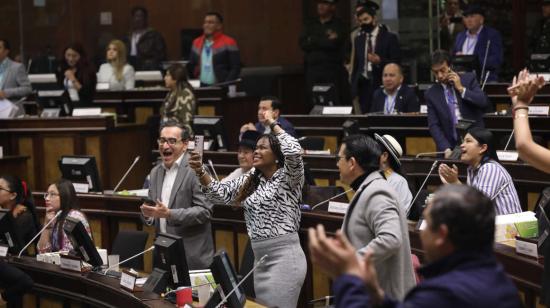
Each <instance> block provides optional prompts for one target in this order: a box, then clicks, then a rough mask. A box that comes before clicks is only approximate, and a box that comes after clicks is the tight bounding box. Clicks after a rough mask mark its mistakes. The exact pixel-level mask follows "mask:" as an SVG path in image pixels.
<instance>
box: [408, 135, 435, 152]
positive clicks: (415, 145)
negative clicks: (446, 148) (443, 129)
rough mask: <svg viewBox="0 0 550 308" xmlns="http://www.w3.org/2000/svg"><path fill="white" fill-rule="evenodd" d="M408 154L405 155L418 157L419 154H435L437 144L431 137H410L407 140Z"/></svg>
mask: <svg viewBox="0 0 550 308" xmlns="http://www.w3.org/2000/svg"><path fill="white" fill-rule="evenodd" d="M405 142H406V145H405V148H406V149H407V153H404V154H405V155H416V154H418V153H425V152H435V150H436V148H435V142H434V141H433V139H432V138H431V137H408V138H406V140H405Z"/></svg>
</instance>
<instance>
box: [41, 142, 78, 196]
mask: <svg viewBox="0 0 550 308" xmlns="http://www.w3.org/2000/svg"><path fill="white" fill-rule="evenodd" d="M43 147H44V159H43V160H42V161H43V162H44V164H45V165H46V166H45V168H44V177H43V178H44V180H45V181H44V182H45V183H37V185H39V186H37V187H42V186H45V185H47V183H53V182H55V181H57V180H58V179H59V178H60V177H61V172H60V171H59V166H58V163H57V161H58V160H59V158H60V157H61V156H62V155H74V139H73V138H72V137H46V138H44V139H43Z"/></svg>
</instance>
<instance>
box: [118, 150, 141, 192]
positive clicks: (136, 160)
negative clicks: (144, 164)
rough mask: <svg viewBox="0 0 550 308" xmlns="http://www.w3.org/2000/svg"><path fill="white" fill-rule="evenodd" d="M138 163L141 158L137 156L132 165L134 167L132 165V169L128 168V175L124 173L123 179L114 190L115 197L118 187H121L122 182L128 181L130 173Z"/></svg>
mask: <svg viewBox="0 0 550 308" xmlns="http://www.w3.org/2000/svg"><path fill="white" fill-rule="evenodd" d="M138 161H139V156H136V158H135V159H134V162H133V163H132V165H130V168H128V170H126V173H124V175H123V176H122V179H120V181H118V184H116V186H115V188H114V189H113V195H114V194H115V192H116V190H117V189H118V187H119V186H120V184H122V182H123V181H124V180H125V179H126V177H127V176H128V173H130V171H131V170H132V168H134V166H135V165H136V163H137V162H138Z"/></svg>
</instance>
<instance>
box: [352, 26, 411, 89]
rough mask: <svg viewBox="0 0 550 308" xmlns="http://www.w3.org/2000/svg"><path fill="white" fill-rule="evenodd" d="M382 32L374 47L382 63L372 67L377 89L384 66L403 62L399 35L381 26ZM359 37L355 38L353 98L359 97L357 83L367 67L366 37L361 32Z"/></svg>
mask: <svg viewBox="0 0 550 308" xmlns="http://www.w3.org/2000/svg"><path fill="white" fill-rule="evenodd" d="M379 27H380V30H379V32H378V36H377V37H376V44H375V46H374V53H375V54H377V55H378V56H379V57H380V63H378V64H373V66H372V78H373V81H372V82H373V86H374V87H375V88H377V87H379V86H380V85H381V84H382V71H383V70H384V66H385V65H386V64H388V63H392V62H394V63H399V61H400V60H401V49H400V48H399V41H398V39H397V35H395V34H394V33H391V32H389V31H388V30H387V29H386V27H382V26H379ZM359 33H361V34H359V35H358V36H356V37H355V38H354V44H353V46H354V48H355V53H354V54H355V56H354V57H353V63H352V64H351V65H352V74H351V83H352V93H353V96H355V95H357V81H358V80H359V76H360V75H361V71H362V70H363V67H364V66H365V57H364V56H363V55H364V54H365V40H366V35H365V34H364V33H362V32H359Z"/></svg>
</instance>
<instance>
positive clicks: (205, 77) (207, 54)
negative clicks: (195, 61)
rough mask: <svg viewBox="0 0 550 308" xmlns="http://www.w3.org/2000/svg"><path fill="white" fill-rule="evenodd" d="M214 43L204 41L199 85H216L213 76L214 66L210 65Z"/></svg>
mask: <svg viewBox="0 0 550 308" xmlns="http://www.w3.org/2000/svg"><path fill="white" fill-rule="evenodd" d="M213 44H214V41H211V40H205V41H204V46H203V47H202V52H201V74H200V77H199V78H200V80H201V83H204V84H207V85H212V84H215V83H216V76H215V75H214V65H213V64H212V45H213Z"/></svg>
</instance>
